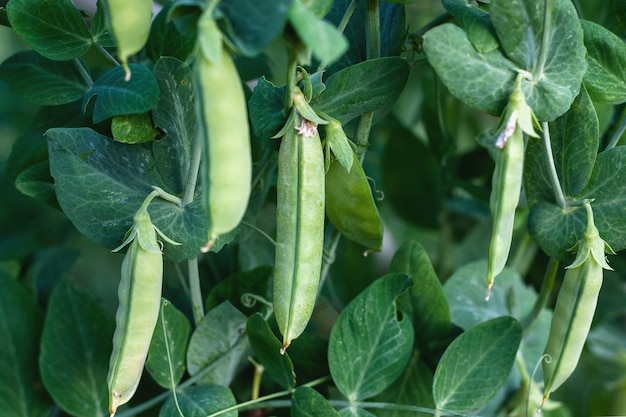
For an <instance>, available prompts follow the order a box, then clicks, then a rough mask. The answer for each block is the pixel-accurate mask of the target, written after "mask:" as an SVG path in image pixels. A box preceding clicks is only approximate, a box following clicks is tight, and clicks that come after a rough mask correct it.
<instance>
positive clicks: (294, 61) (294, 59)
mask: <svg viewBox="0 0 626 417" xmlns="http://www.w3.org/2000/svg"><path fill="white" fill-rule="evenodd" d="M297 68H298V53H297V52H296V51H295V50H294V45H292V44H290V43H289V42H288V43H287V83H286V85H285V86H286V88H285V108H284V109H283V112H284V114H285V116H287V115H288V114H289V112H291V108H292V107H293V93H294V91H295V90H296V70H297Z"/></svg>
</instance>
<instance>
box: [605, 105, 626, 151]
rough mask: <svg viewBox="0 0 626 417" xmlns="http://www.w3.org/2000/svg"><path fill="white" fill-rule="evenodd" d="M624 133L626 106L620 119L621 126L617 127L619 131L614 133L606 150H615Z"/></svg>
mask: <svg viewBox="0 0 626 417" xmlns="http://www.w3.org/2000/svg"><path fill="white" fill-rule="evenodd" d="M624 131H626V106H624V110H623V111H622V115H621V117H620V119H619V125H618V126H617V129H616V130H615V131H614V132H613V135H612V136H611V140H610V141H609V144H608V145H606V149H613V148H614V147H616V146H617V144H618V143H619V140H620V139H621V138H622V135H623V134H624ZM606 149H605V150H606Z"/></svg>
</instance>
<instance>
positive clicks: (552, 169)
mask: <svg viewBox="0 0 626 417" xmlns="http://www.w3.org/2000/svg"><path fill="white" fill-rule="evenodd" d="M541 128H542V129H543V132H542V135H541V136H542V138H543V145H544V148H545V149H544V150H545V155H546V163H547V165H548V171H549V174H550V175H549V176H550V182H551V183H552V191H553V192H554V199H555V200H556V202H557V204H558V205H559V207H561V208H562V209H563V210H565V209H566V208H567V200H565V195H564V194H563V189H562V188H561V182H560V181H559V175H558V174H557V172H556V166H555V165H554V155H553V154H552V144H551V142H550V129H549V128H548V122H541Z"/></svg>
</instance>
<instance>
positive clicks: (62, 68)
mask: <svg viewBox="0 0 626 417" xmlns="http://www.w3.org/2000/svg"><path fill="white" fill-rule="evenodd" d="M77 65H81V64H79V63H77V62H74V61H72V62H58V61H52V60H50V59H47V58H44V57H42V56H41V55H39V54H38V53H37V52H35V51H22V52H18V53H16V54H14V55H12V56H11V57H10V58H8V59H7V60H6V61H4V62H3V63H2V65H0V78H2V81H4V82H5V83H6V84H7V85H8V86H9V88H10V90H11V92H12V93H13V94H15V95H16V96H18V97H19V98H21V99H22V100H24V101H27V102H29V103H33V104H40V105H43V106H55V105H58V104H66V103H70V102H72V101H75V100H78V99H80V98H81V97H82V96H83V94H84V93H85V92H86V91H87V90H89V87H90V86H89V84H88V83H87V81H86V80H84V79H83V77H82V76H81V74H80V72H79V71H78V69H77V67H76V66H77Z"/></svg>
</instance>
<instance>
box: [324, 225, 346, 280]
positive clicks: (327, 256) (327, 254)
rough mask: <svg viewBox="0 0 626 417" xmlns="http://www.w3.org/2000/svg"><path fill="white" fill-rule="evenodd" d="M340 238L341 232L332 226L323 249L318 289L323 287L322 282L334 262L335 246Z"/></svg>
mask: <svg viewBox="0 0 626 417" xmlns="http://www.w3.org/2000/svg"><path fill="white" fill-rule="evenodd" d="M340 239H341V233H340V232H339V231H338V230H337V229H335V228H334V227H333V229H332V232H331V234H330V238H329V239H328V247H327V248H326V249H324V262H323V264H322V272H321V274H320V284H319V288H320V289H321V288H323V287H324V283H325V282H326V279H327V278H328V273H329V271H330V267H331V266H332V265H333V263H334V262H335V253H336V252H337V246H338V245H339V240H340Z"/></svg>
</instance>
